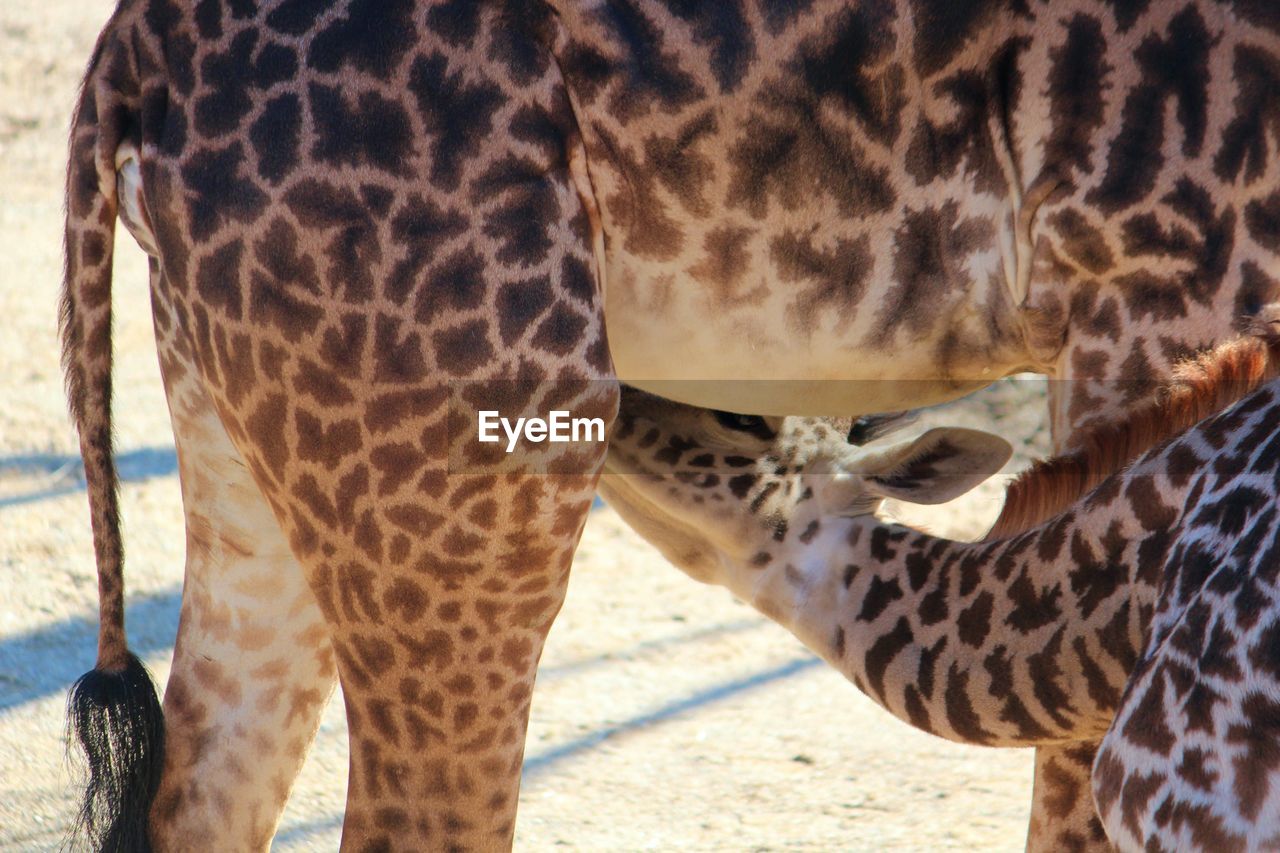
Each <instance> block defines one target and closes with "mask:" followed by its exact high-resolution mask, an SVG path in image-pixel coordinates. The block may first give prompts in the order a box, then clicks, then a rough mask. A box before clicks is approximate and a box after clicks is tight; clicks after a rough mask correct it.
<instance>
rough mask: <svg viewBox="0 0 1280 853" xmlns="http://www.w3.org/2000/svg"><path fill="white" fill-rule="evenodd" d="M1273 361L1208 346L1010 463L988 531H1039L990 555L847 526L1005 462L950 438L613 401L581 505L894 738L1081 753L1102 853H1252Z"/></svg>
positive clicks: (1272, 827) (1256, 822) (1274, 810)
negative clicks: (844, 682) (1127, 400)
mask: <svg viewBox="0 0 1280 853" xmlns="http://www.w3.org/2000/svg"><path fill="white" fill-rule="evenodd" d="M1275 354H1276V353H1275V351H1273V349H1271V348H1268V347H1267V346H1266V345H1265V344H1262V343H1261V342H1258V341H1247V342H1243V343H1240V344H1236V345H1232V346H1227V347H1224V348H1222V349H1220V350H1218V351H1217V352H1215V353H1213V354H1212V355H1211V356H1209V357H1206V358H1205V359H1204V360H1202V361H1201V362H1199V363H1197V364H1195V365H1192V366H1191V367H1189V368H1188V369H1187V370H1186V371H1185V372H1184V374H1183V377H1182V380H1181V382H1180V383H1179V384H1177V385H1175V386H1172V387H1171V389H1170V390H1169V391H1168V392H1167V393H1166V394H1165V395H1164V396H1163V397H1162V398H1161V399H1160V400H1159V401H1158V402H1157V403H1156V404H1153V405H1152V406H1151V407H1149V408H1148V409H1144V410H1141V411H1138V412H1136V413H1135V414H1134V416H1133V418H1132V420H1131V421H1130V422H1128V423H1126V424H1123V425H1116V426H1114V427H1111V428H1109V429H1108V430H1107V431H1105V432H1103V433H1101V434H1100V435H1099V437H1098V438H1097V440H1095V441H1093V442H1085V443H1084V448H1085V449H1084V450H1082V451H1081V452H1079V453H1078V454H1076V455H1075V456H1072V457H1066V458H1061V459H1058V460H1053V461H1051V462H1049V463H1045V464H1042V465H1041V466H1038V467H1037V468H1036V469H1033V471H1032V472H1031V473H1030V474H1029V475H1028V478H1027V479H1025V480H1023V481H1022V482H1020V483H1019V484H1017V485H1016V487H1015V488H1013V489H1011V491H1010V497H1009V504H1008V505H1007V506H1006V509H1005V512H1004V514H1003V516H1002V521H1001V522H998V523H997V528H996V529H997V532H999V531H1007V530H1010V529H1011V528H1016V519H1017V518H1018V517H1019V516H1020V515H1026V514H1028V513H1029V512H1031V510H1029V509H1028V508H1027V507H1028V505H1029V504H1036V505H1037V506H1038V508H1039V509H1040V510H1043V509H1044V507H1045V506H1046V505H1054V504H1057V505H1061V506H1062V507H1063V509H1062V511H1061V512H1059V513H1057V514H1056V515H1054V516H1053V517H1052V518H1051V519H1050V520H1049V521H1047V522H1044V523H1041V524H1039V525H1036V526H1035V527H1032V528H1030V529H1027V530H1025V531H1023V532H1020V533H1017V534H1015V535H1004V536H1001V537H1000V538H997V539H995V540H991V541H984V542H979V543H965V542H954V541H949V540H946V539H941V538H938V537H934V536H929V535H926V534H924V533H921V532H918V531H915V530H912V529H909V528H906V527H902V526H897V525H891V524H883V523H881V522H879V521H877V520H876V518H875V517H874V516H873V514H872V513H873V512H874V510H875V509H876V507H877V506H878V504H879V502H880V501H881V499H882V498H884V497H898V498H902V499H906V500H914V501H918V502H937V501H941V500H948V499H950V498H951V497H953V496H955V495H957V494H959V493H961V492H963V491H964V490H965V489H966V488H968V487H969V486H970V485H972V484H973V483H975V482H977V481H978V480H980V479H982V478H983V477H984V476H986V474H988V473H989V472H991V471H994V470H995V469H996V468H998V467H999V466H1000V465H1001V464H1002V463H1003V462H1004V460H1005V458H1006V457H1007V453H1008V450H1007V445H1005V444H1004V443H1003V442H1002V441H1001V440H1000V439H997V438H995V437H994V436H987V435H985V434H982V433H975V432H973V431H970V430H933V431H931V432H928V433H926V434H925V435H923V436H921V437H920V438H918V439H916V440H915V441H911V442H904V443H900V444H896V445H891V446H888V447H876V446H875V445H872V446H871V447H858V446H855V445H853V444H851V443H850V442H848V441H846V440H845V438H844V436H843V435H842V434H841V433H840V432H838V431H836V430H834V429H832V428H831V426H830V425H828V424H821V423H816V422H814V421H811V420H806V419H799V418H788V419H781V420H779V419H772V420H769V419H759V418H744V417H741V416H731V415H725V414H723V413H712V412H707V411H703V410H698V409H693V408H689V407H685V406H679V405H676V404H672V403H669V402H667V401H662V400H658V399H656V398H653V397H650V396H647V395H644V394H640V393H638V392H632V391H627V392H625V393H624V395H623V401H622V410H621V413H620V419H619V426H618V427H617V428H616V430H615V434H614V436H613V438H612V439H611V448H610V455H609V460H608V462H607V464H606V475H605V477H604V478H603V479H602V481H601V493H602V494H603V495H604V496H605V498H606V499H607V500H608V501H609V502H610V503H611V504H612V505H613V506H614V507H615V508H617V510H618V511H619V513H620V514H621V515H622V516H623V517H624V518H626V519H627V520H628V521H629V522H630V523H632V525H633V526H634V527H635V528H636V529H637V530H638V531H640V532H641V534H642V535H644V536H645V537H646V538H648V539H649V540H650V541H651V542H653V543H654V544H655V545H657V547H658V548H659V549H660V550H662V551H663V553H664V554H665V555H666V556H667V557H668V558H669V559H670V560H671V561H672V562H674V563H675V564H676V565H677V566H679V567H680V568H682V569H683V570H684V571H686V572H687V573H688V574H690V575H691V576H693V577H694V578H696V579H698V580H702V581H704V582H708V583H715V584H719V585H722V586H725V587H728V588H729V589H730V590H732V591H733V592H734V593H735V594H736V595H738V596H739V597H741V598H742V599H744V600H745V601H747V602H749V603H751V604H752V605H753V606H754V607H756V608H757V609H758V610H760V612H762V613H764V614H765V615H766V616H768V617H769V618H770V619H773V620H774V621H776V622H778V623H779V624H780V625H782V626H783V627H785V628H787V629H788V630H790V631H791V632H792V633H794V634H795V635H796V636H797V637H798V638H799V639H800V640H801V641H802V642H804V643H805V644H806V645H807V646H809V647H810V648H811V649H813V650H814V651H816V652H817V653H818V654H820V655H821V656H822V657H823V658H825V659H826V660H827V661H828V662H829V663H831V664H832V665H833V666H835V667H836V668H837V669H839V670H840V671H841V672H842V673H844V675H845V676H846V677H847V678H849V679H850V680H851V681H853V682H854V684H855V685H857V686H858V687H859V688H860V689H861V690H863V691H864V692H865V693H867V694H868V695H869V696H871V697H872V698H873V699H875V700H876V701H877V702H879V703H880V704H881V705H883V706H884V707H885V708H887V709H888V710H889V711H890V712H892V713H893V714H894V715H895V716H897V717H899V718H900V719H902V720H905V721H907V722H909V723H910V724H912V725H914V726H916V727H917V728H921V729H923V730H925V731H929V732H932V733H934V734H937V735H941V736H943V737H946V738H949V739H952V740H957V741H961V742H965V743H974V744H987V745H992V746H1033V745H1047V744H1056V743H1062V742H1066V741H1076V740H1081V739H1085V738H1093V739H1097V738H1102V739H1103V747H1102V749H1101V751H1100V753H1099V756H1098V759H1097V761H1096V763H1095V767H1094V774H1093V789H1094V795H1095V798H1096V800H1097V803H1098V806H1099V809H1100V813H1101V815H1102V817H1103V822H1104V825H1105V828H1106V831H1107V833H1108V835H1109V837H1110V839H1111V840H1112V841H1113V842H1114V843H1116V844H1117V845H1118V846H1120V847H1121V848H1125V849H1130V848H1133V849H1136V848H1144V847H1146V848H1148V849H1188V848H1200V849H1212V850H1235V849H1241V850H1243V849H1275V848H1276V847H1278V846H1280V523H1278V516H1277V494H1278V493H1280V383H1278V382H1267V381H1265V380H1267V379H1268V378H1269V377H1271V376H1274V375H1275V369H1274V365H1275V363H1276V359H1275V357H1274V356H1275ZM1246 392H1247V393H1246ZM1237 398H1238V401H1237V402H1235V403H1234V404H1233V405H1231V406H1230V407H1229V408H1226V409H1225V410H1222V411H1219V410H1220V409H1222V407H1223V405H1224V404H1225V403H1229V402H1230V401H1231V400H1232V399H1237ZM1212 412H1217V413H1216V414H1208V413H1212ZM1206 414H1207V415H1208V416H1207V417H1206V416H1205V415H1206ZM1197 420H1198V422H1196V421H1197ZM1180 429H1181V430H1182V431H1181V432H1179V430H1180ZM854 431H855V432H856V428H855V430H854ZM1142 447H1151V449H1150V450H1148V451H1147V452H1145V453H1143V454H1142V455H1140V456H1139V457H1138V458H1137V459H1136V460H1134V461H1133V462H1132V463H1131V464H1129V465H1128V466H1127V467H1125V468H1123V470H1120V471H1118V472H1117V473H1114V474H1110V472H1111V471H1113V470H1115V468H1117V467H1120V466H1122V465H1123V464H1124V462H1125V461H1126V460H1127V459H1128V458H1129V457H1130V456H1132V455H1133V453H1132V451H1134V450H1137V449H1140V448H1142ZM1108 474H1110V476H1107V475H1108ZM1086 492H1087V493H1086ZM1041 517H1043V515H1041ZM1010 519H1013V520H1014V521H1010Z"/></svg>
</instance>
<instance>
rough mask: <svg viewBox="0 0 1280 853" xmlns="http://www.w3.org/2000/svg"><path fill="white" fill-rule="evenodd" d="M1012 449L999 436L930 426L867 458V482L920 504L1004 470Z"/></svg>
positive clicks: (958, 491)
mask: <svg viewBox="0 0 1280 853" xmlns="http://www.w3.org/2000/svg"><path fill="white" fill-rule="evenodd" d="M1012 454H1013V448H1012V447H1010V446H1009V442H1007V441H1005V440H1004V439H1003V438H1001V437H1000V436H998V435H992V434H991V433H989V432H981V431H979V430H976V429H963V428H960V427H945V428H940V429H931V430H929V431H928V432H926V433H925V434H924V435H922V436H920V437H919V438H917V439H915V440H914V441H904V442H902V443H900V444H895V445H893V446H891V447H886V448H885V449H884V450H881V451H878V452H876V453H875V455H874V456H872V457H870V458H868V459H866V460H865V462H864V465H863V466H861V471H860V473H861V475H862V480H863V483H864V484H865V485H866V487H867V489H868V490H869V491H870V492H871V493H872V494H875V495H878V496H880V497H885V498H897V499H898V500H902V501H907V502H909V503H917V504H940V503H945V502H946V501H949V500H951V499H952V498H957V497H959V496H960V495H963V494H964V493H965V492H967V491H969V490H970V489H972V488H973V487H974V486H976V485H978V484H979V483H981V482H982V481H983V480H985V479H987V477H990V476H991V475H992V474H994V473H995V472H997V471H999V470H1000V469H1001V468H1002V467H1003V466H1004V463H1006V462H1008V461H1009V457H1010V456H1011V455H1012Z"/></svg>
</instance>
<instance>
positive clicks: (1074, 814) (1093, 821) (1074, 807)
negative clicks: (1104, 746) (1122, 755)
mask: <svg viewBox="0 0 1280 853" xmlns="http://www.w3.org/2000/svg"><path fill="white" fill-rule="evenodd" d="M1097 750H1098V744H1097V743H1096V742H1088V741H1081V742H1080V743H1072V744H1063V745H1059V746H1041V747H1037V748H1036V763H1035V783H1034V785H1033V787H1032V790H1031V825H1030V828H1029V829H1028V831H1027V851H1028V853H1056V851H1107V850H1112V849H1113V848H1112V846H1111V843H1110V842H1109V841H1107V836H1106V833H1105V832H1104V831H1103V829H1102V822H1101V821H1100V820H1099V818H1098V810H1097V808H1095V806H1094V804H1093V795H1092V793H1091V789H1090V774H1091V772H1092V770H1093V756H1094V754H1095V753H1096V752H1097Z"/></svg>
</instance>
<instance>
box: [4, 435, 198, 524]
mask: <svg viewBox="0 0 1280 853" xmlns="http://www.w3.org/2000/svg"><path fill="white" fill-rule="evenodd" d="M116 470H117V471H118V472H119V476H120V481H121V482H123V483H140V482H144V481H146V480H153V479H156V478H157V477H169V476H172V475H174V474H176V473H178V455H177V453H176V452H175V451H174V449H173V448H172V447H140V448H137V449H134V450H127V451H124V452H121V453H117V454H116ZM6 478H22V479H27V478H37V479H40V478H43V479H44V483H43V484H42V485H40V486H38V487H36V488H34V489H32V490H30V491H25V492H19V493H18V494H13V495H0V510H3V509H6V508H8V507H15V506H23V505H25V504H31V503H37V502H39V501H43V500H49V499H51V498H60V497H63V496H64V495H70V494H75V493H76V492H83V491H84V489H85V479H84V465H83V463H82V462H81V461H80V456H79V454H61V453H22V454H14V455H11V456H0V483H2V482H3V481H4V480H5V479H6Z"/></svg>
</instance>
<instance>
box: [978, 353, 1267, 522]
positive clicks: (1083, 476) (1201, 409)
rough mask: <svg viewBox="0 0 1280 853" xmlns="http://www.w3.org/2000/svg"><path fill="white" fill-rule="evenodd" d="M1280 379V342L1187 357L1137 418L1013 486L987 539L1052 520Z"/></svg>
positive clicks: (1106, 426) (1103, 431)
mask: <svg viewBox="0 0 1280 853" xmlns="http://www.w3.org/2000/svg"><path fill="white" fill-rule="evenodd" d="M1277 375H1280V339H1277V338H1272V339H1262V338H1257V337H1247V338H1241V339H1239V340H1236V341H1231V342H1229V343H1225V344H1222V345H1221V346H1218V347H1216V348H1214V349H1212V350H1209V351H1207V352H1204V353H1202V354H1200V355H1199V356H1197V357H1195V358H1193V359H1188V360H1187V361H1186V362H1184V363H1183V364H1182V365H1180V366H1179V367H1178V368H1177V370H1176V371H1175V373H1174V376H1173V379H1172V380H1171V381H1170V382H1169V383H1168V384H1167V385H1165V386H1163V387H1162V388H1161V389H1160V391H1159V392H1158V393H1157V394H1156V396H1155V397H1153V398H1152V399H1151V400H1149V401H1147V402H1145V403H1143V404H1142V405H1140V406H1138V407H1137V408H1136V409H1135V410H1134V411H1133V413H1132V414H1131V415H1129V416H1126V417H1125V418H1123V419H1121V420H1118V421H1111V422H1104V423H1101V424H1099V425H1097V426H1093V427H1090V428H1087V429H1085V430H1084V431H1083V432H1082V433H1081V434H1080V435H1079V436H1078V437H1077V438H1075V439H1074V441H1075V448H1074V449H1073V450H1070V451H1068V452H1066V453H1062V454H1059V455H1057V456H1054V457H1051V458H1049V459H1044V460H1041V461H1039V462H1036V463H1035V464H1034V465H1032V466H1031V467H1030V468H1028V469H1027V470H1026V471H1023V472H1022V473H1021V474H1020V475H1018V477H1017V479H1015V480H1014V481H1013V482H1012V483H1010V484H1009V487H1008V490H1007V491H1006V493H1005V504H1004V509H1003V510H1001V512H1000V517H999V518H997V519H996V522H995V524H994V525H992V527H991V531H990V532H989V533H988V534H987V536H986V538H987V539H988V540H992V541H994V540H997V539H1004V538H1007V537H1009V536H1013V535H1015V534H1018V533H1021V532H1023V531H1024V530H1027V529H1028V528H1030V527H1033V526H1035V525H1036V524H1039V523H1040V522H1042V521H1044V520H1045V519H1048V518H1052V517H1053V516H1055V515H1057V514H1058V513H1060V512H1062V511H1063V510H1065V509H1066V508H1067V507H1068V506H1070V505H1071V504H1072V503H1074V502H1075V501H1077V500H1079V499H1080V498H1081V497H1083V496H1084V495H1085V494H1087V493H1088V492H1090V491H1092V490H1093V489H1094V488H1096V487H1097V486H1099V485H1100V484H1101V483H1102V481H1103V480H1105V479H1106V478H1107V477H1109V476H1111V475H1112V474H1114V473H1115V472H1116V471H1118V470H1120V469H1121V468H1122V467H1124V466H1125V465H1126V464H1128V463H1129V462H1131V461H1133V460H1134V459H1135V458H1137V457H1138V456H1139V455H1140V454H1142V453H1144V452H1146V451H1147V450H1149V449H1150V448H1152V447H1155V446H1156V445H1157V444H1160V443H1161V442H1163V441H1166V440H1168V439H1170V438H1173V437H1174V436H1176V435H1178V434H1179V433H1181V432H1183V431H1184V430H1186V429H1188V428H1190V427H1191V426H1193V425H1194V424H1196V423H1199V422H1200V421H1202V420H1204V419H1205V418H1207V417H1208V416H1209V415H1211V414H1213V413H1214V412H1218V411H1221V410H1222V409H1225V408H1226V407H1227V406H1229V405H1231V404H1232V403H1234V402H1236V401H1237V400H1239V399H1240V398H1241V397H1244V396H1245V395H1246V394H1248V393H1250V392H1252V391H1254V390H1256V389H1258V388H1259V387H1261V386H1262V384H1263V383H1265V382H1266V381H1267V380H1269V379H1272V378H1275V377H1276V376H1277Z"/></svg>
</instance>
